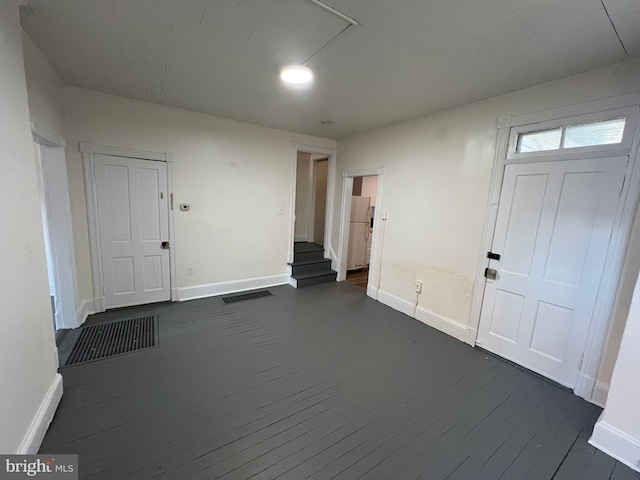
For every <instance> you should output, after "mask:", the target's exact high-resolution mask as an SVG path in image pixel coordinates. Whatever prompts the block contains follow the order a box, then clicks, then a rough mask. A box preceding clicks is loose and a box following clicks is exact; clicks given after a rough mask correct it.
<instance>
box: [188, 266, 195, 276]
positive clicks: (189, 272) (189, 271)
mask: <svg viewBox="0 0 640 480" xmlns="http://www.w3.org/2000/svg"><path fill="white" fill-rule="evenodd" d="M193 274H194V272H193V267H189V268H187V275H193Z"/></svg>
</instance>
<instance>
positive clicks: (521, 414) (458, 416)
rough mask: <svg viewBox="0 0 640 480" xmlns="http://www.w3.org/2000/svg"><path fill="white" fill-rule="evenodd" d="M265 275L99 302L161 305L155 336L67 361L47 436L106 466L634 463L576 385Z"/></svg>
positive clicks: (356, 292)
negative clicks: (182, 298) (151, 343)
mask: <svg viewBox="0 0 640 480" xmlns="http://www.w3.org/2000/svg"><path fill="white" fill-rule="evenodd" d="M270 290H271V291H272V293H273V294H274V295H273V296H272V297H265V298H261V299H258V300H250V301H246V302H239V303H236V304H231V305H224V304H223V303H222V302H221V301H220V299H219V298H208V299H202V300H194V301H190V302H183V303H173V304H172V303H166V304H157V305H149V306H143V307H136V308H132V309H124V310H119V311H111V312H105V313H104V314H100V315H95V316H92V317H91V319H90V320H89V323H99V322H105V321H113V320H118V319H122V318H131V317H132V316H134V315H147V314H156V315H158V316H159V322H160V345H159V347H158V348H156V349H152V350H147V351H142V352H137V353H135V354H131V355H125V356H122V357H117V358H113V359H107V360H102V361H99V362H95V363H91V364H86V365H79V366H75V367H70V368H66V369H63V370H62V374H63V377H64V388H65V394H64V397H63V400H62V402H61V404H60V407H59V409H58V412H57V413H56V416H55V418H54V421H53V423H52V425H51V428H50V429H49V431H48V432H47V435H46V437H45V439H44V442H43V445H42V450H41V451H42V452H47V453H77V454H79V455H80V466H81V478H92V479H109V480H112V479H115V478H134V479H135V478H139V479H148V478H179V479H185V478H224V479H229V480H235V479H244V478H253V479H273V478H282V479H286V478H290V479H296V480H298V479H303V478H313V479H315V480H320V479H329V478H333V477H335V478H341V479H342V478H344V479H351V478H358V477H363V478H370V479H377V478H394V479H405V478H406V479H410V480H411V479H417V478H425V479H439V478H473V479H481V478H492V479H495V478H499V477H500V476H501V475H503V476H504V478H527V476H528V477H531V478H553V477H554V475H555V478H557V479H564V478H567V479H568V478H587V475H591V476H592V478H596V477H594V476H593V475H608V476H611V478H618V479H627V478H628V479H629V480H632V479H633V480H638V479H640V475H638V474H636V473H635V472H632V471H631V470H630V469H629V468H628V467H625V466H622V465H620V464H619V463H618V462H616V461H615V460H613V459H610V458H609V457H607V456H606V455H604V454H602V453H600V452H597V451H596V450H595V449H593V447H590V446H589V445H588V444H587V443H586V442H587V440H588V438H589V435H590V432H591V431H592V428H593V423H594V422H595V420H596V418H597V415H598V413H599V409H597V408H596V407H593V406H591V405H589V404H587V403H586V402H584V401H582V400H581V399H579V398H577V397H575V396H573V395H572V394H571V393H570V392H567V391H565V390H563V389H560V388H558V387H556V386H553V385H551V384H549V383H547V382H545V381H543V380H541V379H540V378H539V377H537V376H535V375H531V374H529V373H528V372H526V371H525V370H522V369H518V368H516V367H514V366H513V365H510V364H508V363H507V362H503V361H501V360H500V359H497V358H495V357H493V356H489V355H486V354H485V353H484V352H482V351H479V350H475V349H473V348H471V347H469V346H468V345H465V344H463V343H461V342H459V341H457V340H455V339H453V338H451V337H449V336H447V335H444V334H442V333H440V332H437V331H435V330H433V329H431V328H429V327H427V326H426V325H424V324H422V323H420V322H418V321H416V320H413V319H411V318H408V317H406V316H405V315H402V314H400V313H399V312H396V311H394V310H392V309H390V308H388V307H386V306H384V305H382V304H380V303H377V302H375V301H372V300H371V299H369V298H367V297H366V296H365V295H363V293H362V290H361V289H358V288H357V287H354V286H353V285H349V284H347V283H344V282H342V283H333V284H323V285H317V286H313V287H309V288H306V289H300V290H296V289H292V288H290V287H288V286H283V287H277V288H273V289H270ZM585 464H586V466H585ZM603 478H604V477H603ZM607 478H608V477H607Z"/></svg>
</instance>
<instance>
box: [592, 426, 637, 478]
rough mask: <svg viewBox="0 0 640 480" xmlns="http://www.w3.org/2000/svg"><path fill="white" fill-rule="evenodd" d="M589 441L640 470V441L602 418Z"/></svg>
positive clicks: (630, 466) (633, 468) (620, 460)
mask: <svg viewBox="0 0 640 480" xmlns="http://www.w3.org/2000/svg"><path fill="white" fill-rule="evenodd" d="M589 443H590V444H591V445H593V446H594V447H596V448H597V449H598V450H601V451H603V452H604V453H606V454H607V455H609V456H610V457H613V458H615V459H616V460H618V461H619V462H620V463H624V464H625V465H626V466H627V467H629V468H631V469H632V470H635V471H636V472H640V441H639V440H638V439H636V438H633V437H631V436H629V435H627V434H626V433H624V432H621V431H620V430H618V429H617V428H615V427H613V426H611V425H609V424H608V423H607V422H605V421H604V420H602V415H600V418H599V419H598V421H597V422H596V424H595V426H594V427H593V435H591V438H590V439H589Z"/></svg>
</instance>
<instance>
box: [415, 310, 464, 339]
mask: <svg viewBox="0 0 640 480" xmlns="http://www.w3.org/2000/svg"><path fill="white" fill-rule="evenodd" d="M416 320H420V321H421V322H422V323H426V324H427V325H429V326H430V327H433V328H435V329H437V330H440V331H441V332H444V333H446V334H447V335H451V336H452V337H454V338H457V339H458V340H460V341H461V342H464V341H465V340H466V337H467V328H468V327H467V326H466V325H463V324H462V323H459V322H456V321H455V320H451V319H450V318H447V317H443V316H442V315H438V314H437V313H433V312H431V311H429V310H427V309H426V308H422V307H418V308H417V309H416Z"/></svg>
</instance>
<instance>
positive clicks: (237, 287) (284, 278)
mask: <svg viewBox="0 0 640 480" xmlns="http://www.w3.org/2000/svg"><path fill="white" fill-rule="evenodd" d="M289 278H290V277H289V275H288V274H286V273H282V274H280V275H268V276H265V277H253V278H243V279H241V280H231V281H229V282H216V283H207V284H204V285H194V286H191V287H181V288H179V289H178V299H179V301H181V302H182V301H184V300H195V299H196V298H206V297H214V296H216V295H224V294H227V293H236V292H244V291H246V290H255V289H256V288H266V287H275V286H277V285H286V284H287V283H289Z"/></svg>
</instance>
